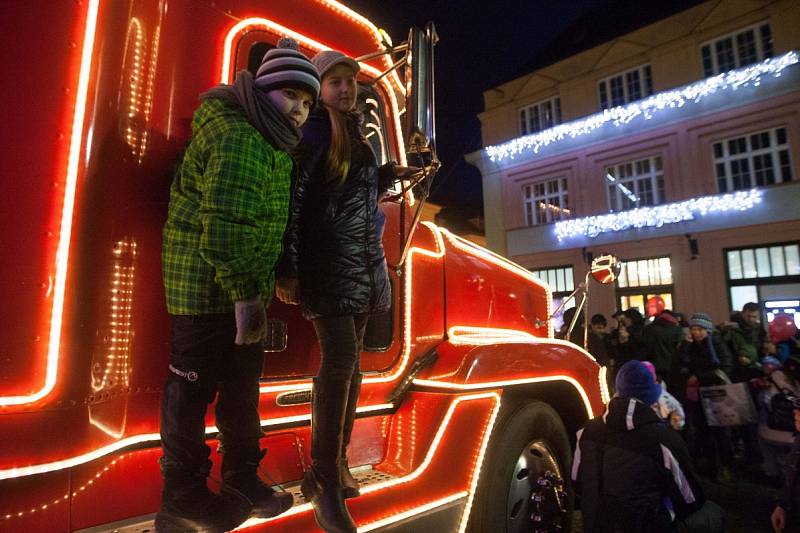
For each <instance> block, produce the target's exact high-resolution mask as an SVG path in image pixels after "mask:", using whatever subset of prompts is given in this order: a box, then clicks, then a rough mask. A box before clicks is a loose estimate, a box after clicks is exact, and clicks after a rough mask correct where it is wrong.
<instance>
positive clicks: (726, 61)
mask: <svg viewBox="0 0 800 533" xmlns="http://www.w3.org/2000/svg"><path fill="white" fill-rule="evenodd" d="M700 55H701V57H702V59H703V73H704V74H705V77H709V76H714V75H716V74H721V73H723V72H727V71H729V70H732V69H735V68H738V67H744V66H747V65H751V64H753V63H755V62H757V61H763V60H764V59H766V58H768V57H772V30H771V29H770V27H769V23H766V22H765V23H761V24H757V25H755V26H751V27H749V28H745V29H744V30H740V31H738V32H736V33H731V34H729V35H723V36H722V37H718V38H716V39H714V40H713V41H709V42H707V43H704V44H702V45H701V46H700Z"/></svg>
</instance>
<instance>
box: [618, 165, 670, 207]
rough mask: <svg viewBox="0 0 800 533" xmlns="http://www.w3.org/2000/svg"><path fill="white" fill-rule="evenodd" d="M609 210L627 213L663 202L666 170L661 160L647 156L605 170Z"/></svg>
mask: <svg viewBox="0 0 800 533" xmlns="http://www.w3.org/2000/svg"><path fill="white" fill-rule="evenodd" d="M605 172H606V175H605V181H606V186H607V190H608V208H609V210H611V211H625V210H627V209H633V208H635V207H641V206H646V205H658V204H661V203H663V202H664V168H663V165H662V162H661V157H659V156H656V157H648V158H646V159H639V160H637V161H631V162H628V163H620V164H618V165H613V166H610V167H606V170H605Z"/></svg>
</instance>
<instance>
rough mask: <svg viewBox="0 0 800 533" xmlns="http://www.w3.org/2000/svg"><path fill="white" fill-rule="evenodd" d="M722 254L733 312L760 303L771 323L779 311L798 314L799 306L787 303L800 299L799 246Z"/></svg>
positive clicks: (771, 246) (779, 245) (790, 244)
mask: <svg viewBox="0 0 800 533" xmlns="http://www.w3.org/2000/svg"><path fill="white" fill-rule="evenodd" d="M723 254H724V259H725V274H726V278H727V283H728V297H729V301H730V310H731V311H739V310H741V309H742V306H744V304H746V303H748V302H757V303H759V304H761V306H762V313H763V316H762V320H767V321H769V320H771V319H772V316H774V314H775V313H777V312H787V313H788V314H794V313H795V307H797V306H795V305H789V304H786V305H784V304H785V303H786V302H787V301H788V302H794V300H796V299H797V298H799V297H800V243H798V242H787V243H774V244H767V245H764V246H756V247H752V248H729V249H726V250H724V251H723ZM781 309H783V311H781ZM787 310H788V311H787Z"/></svg>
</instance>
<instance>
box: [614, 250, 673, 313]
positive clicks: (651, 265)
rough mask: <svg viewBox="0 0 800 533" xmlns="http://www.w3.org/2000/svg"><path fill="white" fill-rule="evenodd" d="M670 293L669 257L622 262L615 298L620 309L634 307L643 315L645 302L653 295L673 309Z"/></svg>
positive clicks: (670, 267)
mask: <svg viewBox="0 0 800 533" xmlns="http://www.w3.org/2000/svg"><path fill="white" fill-rule="evenodd" d="M672 293H673V282H672V262H671V261H670V258H669V257H654V258H650V259H634V260H631V261H623V262H622V271H621V272H620V274H619V277H618V278H617V300H618V302H619V308H620V309H621V310H623V311H624V310H625V309H628V308H630V307H636V308H637V309H639V311H641V313H642V314H643V315H644V314H645V304H646V303H647V300H648V299H650V298H652V297H653V296H660V297H661V298H663V300H664V306H665V307H666V308H667V309H674V307H673V301H672Z"/></svg>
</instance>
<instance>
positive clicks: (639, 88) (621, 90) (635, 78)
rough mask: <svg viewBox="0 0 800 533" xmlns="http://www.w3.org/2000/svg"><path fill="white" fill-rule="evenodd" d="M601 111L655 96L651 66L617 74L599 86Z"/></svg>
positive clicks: (602, 81)
mask: <svg viewBox="0 0 800 533" xmlns="http://www.w3.org/2000/svg"><path fill="white" fill-rule="evenodd" d="M597 90H598V91H599V93H600V109H609V108H611V107H617V106H619V105H622V104H627V103H628V102H633V101H635V100H639V99H641V98H644V97H645V96H650V95H651V94H653V76H652V74H651V72H650V65H643V66H641V67H637V68H634V69H631V70H628V71H625V72H623V73H621V74H615V75H614V76H610V77H608V78H606V79H604V80H600V82H599V83H598V84H597Z"/></svg>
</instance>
